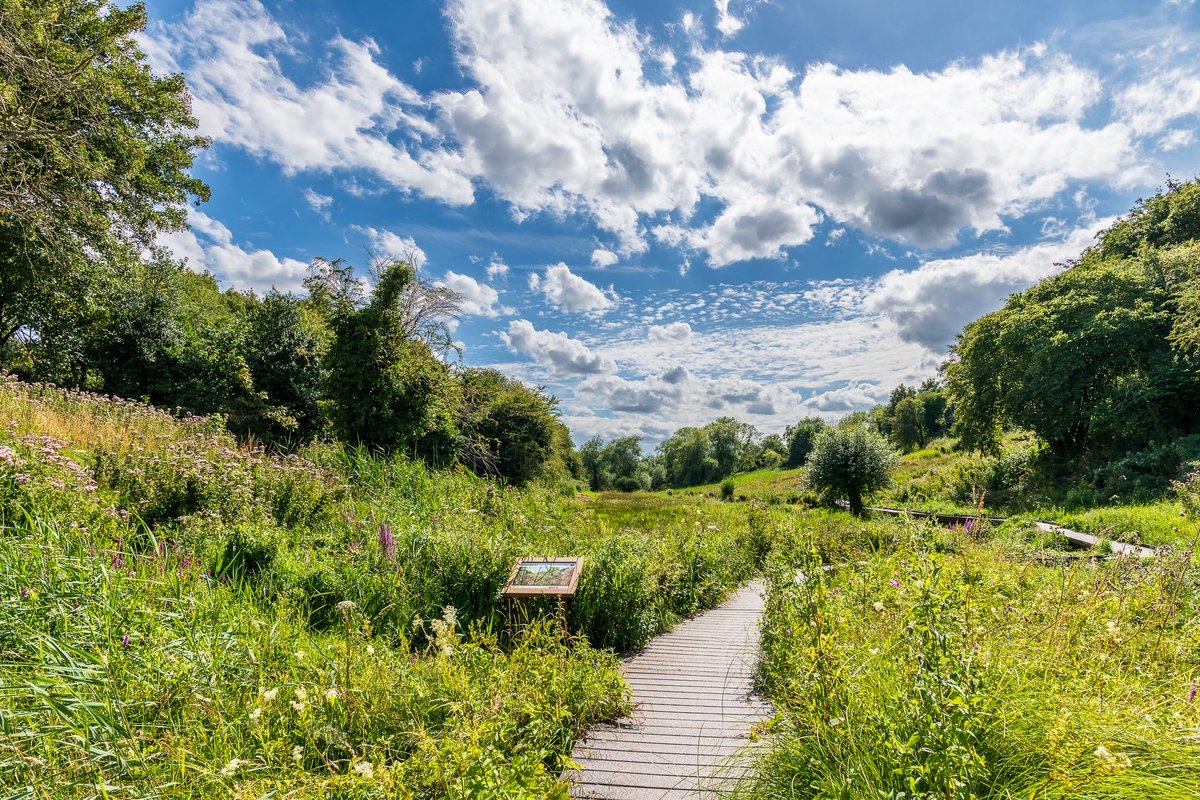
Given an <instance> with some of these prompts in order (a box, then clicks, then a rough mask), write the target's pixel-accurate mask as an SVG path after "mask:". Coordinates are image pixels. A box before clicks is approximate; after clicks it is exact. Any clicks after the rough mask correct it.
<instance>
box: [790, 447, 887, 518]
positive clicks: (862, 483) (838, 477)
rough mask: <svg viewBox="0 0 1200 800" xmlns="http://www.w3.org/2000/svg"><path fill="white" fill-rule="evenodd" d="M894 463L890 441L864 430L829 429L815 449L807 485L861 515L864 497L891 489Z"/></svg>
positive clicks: (806, 479) (810, 459)
mask: <svg viewBox="0 0 1200 800" xmlns="http://www.w3.org/2000/svg"><path fill="white" fill-rule="evenodd" d="M895 460H896V453H895V451H893V450H892V449H891V447H889V445H888V443H887V441H886V440H884V438H883V437H882V436H880V435H879V434H877V433H875V432H874V431H871V430H868V429H867V428H866V427H864V426H861V425H850V426H838V427H835V428H828V429H826V430H824V431H822V432H821V433H820V434H818V436H817V439H816V442H815V443H814V445H813V451H812V454H811V455H810V456H809V459H808V472H807V474H806V475H805V481H806V482H807V485H808V486H809V487H811V488H813V489H815V490H817V491H819V492H822V493H824V494H825V496H826V497H828V498H845V499H846V500H847V501H849V503H850V510H851V511H853V512H854V513H855V514H861V513H862V511H863V496H864V495H866V494H869V493H871V492H874V491H877V490H879V489H882V488H884V487H885V486H887V485H888V483H889V480H890V479H889V477H888V470H889V469H890V468H891V467H892V465H893V464H894V463H895Z"/></svg>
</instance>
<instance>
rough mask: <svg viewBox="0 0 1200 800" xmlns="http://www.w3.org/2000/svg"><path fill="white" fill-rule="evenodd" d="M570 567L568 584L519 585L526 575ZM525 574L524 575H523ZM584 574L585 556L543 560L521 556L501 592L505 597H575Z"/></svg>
mask: <svg viewBox="0 0 1200 800" xmlns="http://www.w3.org/2000/svg"><path fill="white" fill-rule="evenodd" d="M560 564H561V565H563V566H568V565H569V566H570V569H569V573H568V577H567V582H566V583H562V584H551V583H518V580H524V575H528V574H530V573H534V572H548V571H552V570H555V569H556V567H555V565H560ZM530 567H545V569H541V570H531V569H530ZM523 573H524V575H523ZM581 574H583V556H563V557H557V558H541V557H537V556H521V557H520V558H518V559H517V560H516V561H515V562H514V563H513V568H512V572H510V573H509V575H508V582H507V583H505V584H504V589H503V590H502V591H501V594H503V595H504V596H505V597H574V596H575V590H576V589H577V588H578V587H579V576H580V575H581Z"/></svg>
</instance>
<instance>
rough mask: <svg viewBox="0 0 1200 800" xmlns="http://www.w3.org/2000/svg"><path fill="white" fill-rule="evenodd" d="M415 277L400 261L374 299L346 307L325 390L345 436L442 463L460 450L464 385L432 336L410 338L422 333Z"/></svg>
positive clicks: (387, 270) (382, 275)
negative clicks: (411, 303)
mask: <svg viewBox="0 0 1200 800" xmlns="http://www.w3.org/2000/svg"><path fill="white" fill-rule="evenodd" d="M415 281H416V274H415V272H414V270H413V268H412V266H410V265H409V264H407V263H405V262H402V261H397V262H394V263H392V264H390V265H388V266H387V267H384V268H383V269H382V270H380V272H379V278H378V282H377V284H376V286H375V291H374V293H373V294H372V296H371V300H370V302H369V303H367V304H366V305H365V306H363V307H362V308H357V309H353V310H347V309H343V310H341V311H340V313H339V314H338V315H337V316H336V318H335V320H334V326H333V327H334V339H333V343H332V345H331V346H330V349H329V353H328V356H327V359H326V360H327V362H328V364H327V371H328V373H327V374H328V377H327V379H326V392H327V394H328V396H329V397H330V399H331V400H332V401H333V402H332V408H331V411H332V421H333V425H334V430H335V431H336V433H337V434H338V436H339V437H341V438H342V439H344V440H347V441H351V442H360V443H362V444H365V445H368V446H371V447H379V448H382V449H385V450H405V451H408V452H410V453H412V454H417V455H421V456H424V457H426V458H429V459H431V460H433V461H434V462H438V463H444V462H446V461H448V460H450V459H451V458H452V457H453V456H454V455H455V453H456V448H457V437H458V430H457V424H456V423H457V417H458V405H459V402H460V397H459V394H460V393H459V386H458V384H457V383H456V382H455V381H454V380H453V379H452V377H451V375H450V370H449V367H448V366H447V365H446V364H445V362H443V361H441V360H440V359H438V358H437V357H436V356H435V355H434V353H433V351H431V350H430V347H429V345H428V344H427V343H426V341H424V340H423V339H422V338H409V337H410V336H411V335H412V334H413V333H414V331H415V332H416V333H418V334H420V331H421V329H420V328H415V327H414V326H413V324H412V320H413V314H412V311H411V309H409V308H407V307H406V305H405V304H406V302H407V300H408V299H409V298H411V297H412V296H413V290H412V288H411V286H412V284H413V283H414V282H415ZM424 322H425V323H426V330H428V329H429V328H431V327H434V326H435V325H436V324H437V323H436V321H433V320H425V321H424Z"/></svg>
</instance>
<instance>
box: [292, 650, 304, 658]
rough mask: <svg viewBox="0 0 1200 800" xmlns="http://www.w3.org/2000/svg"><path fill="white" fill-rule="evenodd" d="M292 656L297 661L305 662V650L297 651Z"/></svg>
mask: <svg viewBox="0 0 1200 800" xmlns="http://www.w3.org/2000/svg"><path fill="white" fill-rule="evenodd" d="M292 655H293V657H294V658H295V659H296V660H297V661H303V660H304V651H303V650H297V651H296V652H295V653H293V654H292Z"/></svg>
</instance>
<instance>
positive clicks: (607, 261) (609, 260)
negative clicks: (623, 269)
mask: <svg viewBox="0 0 1200 800" xmlns="http://www.w3.org/2000/svg"><path fill="white" fill-rule="evenodd" d="M618 261H620V257H619V256H618V255H617V254H616V253H614V252H613V251H611V250H605V249H603V248H598V249H596V250H593V251H592V264H594V265H595V266H597V267H599V268H600V269H604V268H605V267H611V266H612V265H613V264H615V263H617V262H618Z"/></svg>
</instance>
